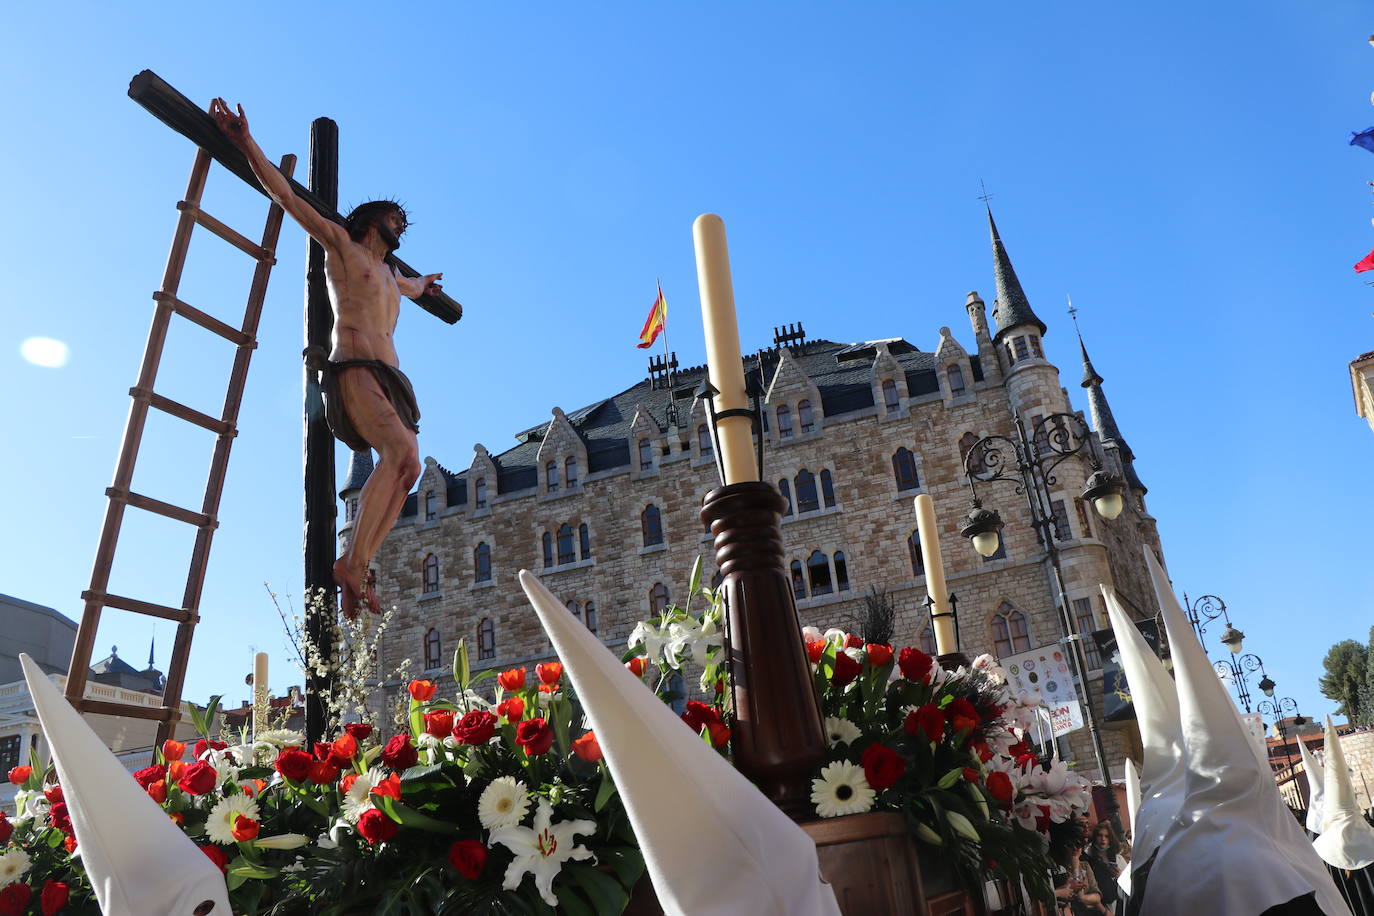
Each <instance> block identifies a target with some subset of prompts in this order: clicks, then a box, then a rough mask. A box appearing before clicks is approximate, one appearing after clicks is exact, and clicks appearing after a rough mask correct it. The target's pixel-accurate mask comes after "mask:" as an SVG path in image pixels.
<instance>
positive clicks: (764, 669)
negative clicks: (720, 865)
mask: <svg viewBox="0 0 1374 916" xmlns="http://www.w3.org/2000/svg"><path fill="white" fill-rule="evenodd" d="M785 508H786V503H785V502H784V501H783V498H782V495H781V494H779V493H778V491H777V490H776V489H774V487H773V486H772V484H768V483H763V482H759V481H752V482H747V483H735V484H730V485H728V486H724V487H719V488H717V489H715V490H712V491H711V492H710V493H708V494H706V500H705V504H704V505H703V507H702V510H701V518H702V521H704V522H708V523H709V524H710V526H711V533H712V534H713V535H714V536H715V550H716V565H717V566H718V567H719V568H720V572H721V575H723V576H724V582H723V584H722V585H721V588H722V589H723V591H724V595H725V607H726V638H727V642H726V650H727V652H728V659H729V665H730V683H731V691H732V694H733V701H734V710H735V724H734V729H733V732H732V735H731V742H730V743H731V747H732V748H733V751H734V761H735V766H736V767H737V768H738V769H739V770H740V772H742V773H744V775H746V776H748V777H749V778H750V779H751V780H753V781H754V782H755V783H756V784H757V785H758V786H759V788H760V789H761V790H762V791H763V793H764V794H765V795H767V796H768V798H769V799H770V800H772V802H773V803H774V804H776V805H777V806H778V807H779V808H781V809H782V810H783V812H784V813H786V814H787V815H788V816H789V817H791V818H792V819H793V820H797V821H802V820H810V819H812V818H814V817H815V808H814V807H813V806H812V804H811V779H812V777H813V776H814V775H815V774H816V772H817V770H818V769H819V768H820V766H821V764H822V762H823V761H824V760H825V748H826V741H825V730H824V723H823V722H822V719H821V708H820V701H819V699H818V698H817V697H816V690H815V687H814V686H813V684H812V680H811V666H810V663H809V662H808V661H807V658H806V649H805V647H804V646H803V645H802V636H801V625H800V624H799V623H798V622H797V607H796V603H795V601H794V600H793V596H792V584H791V582H789V581H788V578H787V570H786V569H785V568H784V566H783V546H782V529H781V526H780V523H781V520H782V513H783V510H784V509H785Z"/></svg>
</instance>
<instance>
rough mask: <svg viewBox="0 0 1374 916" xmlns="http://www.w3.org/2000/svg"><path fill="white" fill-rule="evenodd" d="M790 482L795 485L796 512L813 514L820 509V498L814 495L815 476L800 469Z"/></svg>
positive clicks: (804, 469)
mask: <svg viewBox="0 0 1374 916" xmlns="http://www.w3.org/2000/svg"><path fill="white" fill-rule="evenodd" d="M792 482H793V483H794V484H796V485H797V511H798V512H815V511H816V510H817V509H819V508H820V507H821V502H820V498H819V497H818V496H817V495H816V475H815V474H812V473H811V472H810V471H808V470H807V469H806V468H802V469H801V470H800V471H798V472H797V476H796V477H795V478H793V480H792Z"/></svg>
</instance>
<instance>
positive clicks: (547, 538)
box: [544, 531, 553, 569]
mask: <svg viewBox="0 0 1374 916" xmlns="http://www.w3.org/2000/svg"><path fill="white" fill-rule="evenodd" d="M551 566H553V535H551V534H549V533H548V532H547V531H545V532H544V568H545V569H548V568H549V567H551Z"/></svg>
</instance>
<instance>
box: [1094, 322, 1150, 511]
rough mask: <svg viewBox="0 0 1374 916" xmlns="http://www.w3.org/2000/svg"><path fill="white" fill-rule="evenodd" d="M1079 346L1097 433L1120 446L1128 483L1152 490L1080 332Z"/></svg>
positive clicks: (1107, 443)
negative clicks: (1138, 471) (1143, 479)
mask: <svg viewBox="0 0 1374 916" xmlns="http://www.w3.org/2000/svg"><path fill="white" fill-rule="evenodd" d="M1078 349H1079V352H1081V353H1082V354H1083V381H1082V382H1081V384H1082V386H1083V387H1084V388H1086V389H1088V412H1089V413H1090V414H1091V415H1092V418H1093V429H1095V430H1097V436H1098V438H1099V439H1101V440H1102V445H1103V446H1104V447H1106V448H1112V449H1115V450H1116V454H1117V456H1118V457H1119V458H1120V459H1121V473H1122V475H1124V476H1125V478H1126V483H1127V484H1128V485H1130V488H1131V489H1132V490H1134V491H1135V492H1136V493H1138V494H1140V495H1142V496H1143V495H1144V494H1145V493H1147V492H1149V491H1148V490H1147V489H1146V487H1145V484H1143V483H1141V481H1140V477H1139V476H1138V475H1137V474H1136V472H1135V454H1134V453H1133V452H1132V451H1131V447H1130V446H1129V445H1127V444H1126V440H1125V438H1123V437H1122V435H1121V430H1120V429H1119V428H1118V427H1117V425H1116V418H1115V417H1113V416H1112V408H1111V405H1109V404H1108V403H1107V395H1106V392H1104V391H1103V390H1102V376H1100V375H1098V374H1097V370H1096V369H1094V368H1093V362H1092V360H1091V359H1089V358H1088V348H1087V346H1086V345H1084V343H1083V335H1082V334H1080V335H1078Z"/></svg>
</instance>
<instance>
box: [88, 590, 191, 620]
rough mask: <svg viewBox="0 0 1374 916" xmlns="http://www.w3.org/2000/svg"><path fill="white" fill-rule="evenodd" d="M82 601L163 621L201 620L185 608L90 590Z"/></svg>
mask: <svg viewBox="0 0 1374 916" xmlns="http://www.w3.org/2000/svg"><path fill="white" fill-rule="evenodd" d="M81 600H82V601H94V602H96V603H98V604H101V605H103V606H105V607H113V608H119V609H120V610H121V611H133V612H134V613H135V614H147V615H148V616H150V617H161V618H162V619H163V620H175V621H176V622H177V623H195V622H197V621H198V620H199V618H198V617H196V616H195V615H193V614H192V613H191V612H190V611H188V610H186V609H185V608H181V607H167V606H166V605H162V604H153V603H152V602H151V601H139V600H138V599H137V598H125V597H124V596H123V595H110V594H107V593H105V592H97V591H91V590H90V589H87V590H86V591H84V592H82V593H81Z"/></svg>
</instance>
